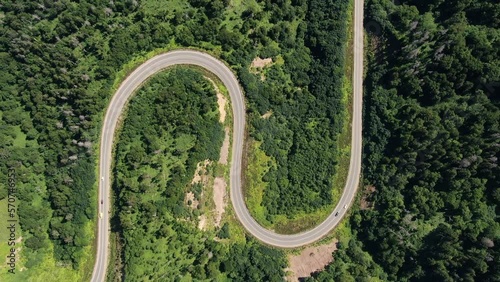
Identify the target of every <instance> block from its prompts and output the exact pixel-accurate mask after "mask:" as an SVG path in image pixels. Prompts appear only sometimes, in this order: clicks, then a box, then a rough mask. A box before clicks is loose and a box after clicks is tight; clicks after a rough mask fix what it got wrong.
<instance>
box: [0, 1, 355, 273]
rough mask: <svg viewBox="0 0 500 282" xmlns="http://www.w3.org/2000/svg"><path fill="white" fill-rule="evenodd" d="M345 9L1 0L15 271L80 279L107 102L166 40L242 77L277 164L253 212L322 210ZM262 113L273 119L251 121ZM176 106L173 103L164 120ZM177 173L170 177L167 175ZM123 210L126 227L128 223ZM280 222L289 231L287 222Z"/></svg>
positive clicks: (2, 190)
mask: <svg viewBox="0 0 500 282" xmlns="http://www.w3.org/2000/svg"><path fill="white" fill-rule="evenodd" d="M347 17H348V1H347V0H335V1H333V0H329V1H319V0H310V1H306V0H263V1H260V0H259V1H258V0H255V1H228V0H223V1H221V0H218V1H207V0H189V1H179V0H175V1H165V2H163V1H149V0H143V1H111V2H110V1H88V0H83V1H75V2H72V1H70V0H63V1H57V2H50V1H49V2H47V1H45V2H43V3H35V2H33V1H25V0H20V1H10V2H9V1H8V2H6V3H3V4H2V5H1V7H0V21H1V22H2V25H1V26H0V30H1V31H2V35H3V36H2V38H1V42H0V61H1V63H2V66H3V68H2V69H1V70H0V72H1V75H0V87H1V91H0V93H1V94H0V111H1V113H0V117H1V119H0V128H1V130H0V140H1V141H2V142H0V157H1V159H2V160H5V161H2V162H0V168H1V169H0V200H2V199H4V198H5V195H6V187H5V183H6V179H7V176H6V172H7V168H9V167H15V168H16V169H17V170H18V175H19V178H18V187H19V190H18V195H17V196H18V199H19V201H18V203H19V221H20V225H21V228H20V229H19V236H21V235H22V237H23V240H22V243H21V244H22V251H21V252H22V256H21V257H22V259H21V261H20V262H19V267H23V266H24V267H25V269H24V270H23V274H22V275H23V277H22V278H24V277H26V278H27V279H32V278H33V277H37V279H38V278H41V277H43V278H46V277H50V276H49V275H50V274H51V273H54V276H52V277H53V278H55V277H57V278H59V277H60V278H61V279H59V280H61V281H69V280H71V281H75V280H85V279H87V278H88V277H87V275H88V273H87V272H88V270H89V269H90V268H91V267H90V266H91V265H92V254H93V249H92V242H93V237H94V229H95V228H94V227H95V226H94V225H95V220H96V218H97V214H96V200H95V195H96V187H97V185H96V175H95V174H96V169H95V165H96V163H97V159H96V158H97V151H98V148H99V134H100V126H101V122H102V118H103V116H104V112H105V109H106V106H107V102H108V101H109V99H110V97H111V95H112V94H113V93H114V90H115V89H116V87H117V85H118V83H119V82H120V81H121V80H122V79H123V77H125V76H126V74H127V73H128V72H129V71H130V70H131V69H132V68H133V67H135V66H137V63H138V62H139V61H141V60H142V59H143V58H145V57H147V56H149V55H151V54H155V53H157V52H161V51H164V50H170V49H173V48H178V47H189V48H197V49H202V50H206V51H207V52H209V53H211V54H214V55H216V56H218V57H219V58H221V59H223V60H224V61H225V62H227V63H228V64H229V65H230V66H231V67H232V68H233V69H234V71H235V72H236V73H237V75H238V77H239V78H240V80H241V83H242V85H243V87H244V90H245V93H246V98H247V109H248V119H249V120H248V129H249V135H250V136H251V137H252V138H254V139H255V140H257V141H258V142H260V144H261V147H260V148H261V150H262V151H261V153H263V154H265V156H266V158H270V159H272V160H273V161H275V165H274V166H273V168H272V169H269V170H268V171H267V172H266V173H265V174H263V175H262V176H259V177H260V178H261V179H260V180H258V179H257V180H258V181H260V182H264V183H265V186H266V188H265V189H262V201H261V202H259V203H255V205H254V206H255V207H256V208H258V209H259V212H260V213H261V214H262V220H265V221H267V222H269V223H270V224H275V225H276V224H279V223H283V222H286V221H287V220H289V219H298V220H299V221H301V220H303V219H304V218H306V217H307V215H308V214H311V213H312V214H319V215H320V214H322V213H324V212H325V211H327V210H328V209H329V207H330V205H331V204H332V201H334V200H335V193H338V191H332V190H333V189H338V187H341V186H343V185H340V186H338V183H340V182H342V180H341V179H340V178H341V177H340V178H339V179H337V180H335V179H334V175H335V174H336V167H337V166H338V165H339V161H340V160H339V158H338V155H339V152H340V151H339V149H338V148H339V146H340V145H339V143H341V142H342V141H339V140H341V136H340V133H341V132H342V130H343V128H345V122H344V119H345V109H346V106H347V105H346V104H345V101H344V98H345V96H344V95H343V89H344V88H345V85H344V84H343V73H344V68H345V67H344V58H345V41H346V39H347V36H346V28H347V24H346V23H347ZM257 56H259V57H261V58H271V59H272V60H273V63H272V64H271V65H269V66H267V67H264V68H263V70H262V71H261V73H255V72H254V71H253V70H252V71H251V70H250V64H251V62H252V60H253V59H254V58H255V57H257ZM203 110H205V109H203ZM268 111H271V112H272V113H273V114H272V115H271V117H270V118H268V119H262V118H261V116H262V115H263V114H264V113H266V112H268ZM183 112H184V109H183V110H182V111H181V110H179V111H177V115H176V116H175V118H177V117H179V116H182V113H183ZM171 122H172V123H175V120H172V121H171ZM148 137H150V136H149V135H148ZM207 138H208V137H207ZM150 139H151V140H153V141H155V138H153V137H151V138H150ZM175 140H176V142H177V143H175V146H176V147H175V148H176V150H179V151H182V150H184V149H186V150H187V148H191V147H190V146H191V145H192V144H193V142H195V140H194V139H193V138H190V137H187V136H176V137H175ZM156 141H158V140H156ZM160 141H161V140H160ZM160 141H158V142H157V143H161V142H160ZM130 142H131V143H130V146H132V145H133V146H132V147H130V148H127V150H129V149H130V150H132V151H131V152H132V154H131V155H130V159H129V162H130V163H131V164H130V166H131V167H134V166H138V163H139V161H141V160H140V159H136V158H137V157H138V156H140V155H141V154H142V151H141V150H140V149H139V148H140V146H138V145H137V144H138V141H137V140H134V141H130ZM162 142H165V141H162ZM146 144H147V146H149V147H151V148H154V146H155V145H157V144H154V143H152V144H151V145H150V144H149V143H146ZM163 145H165V146H166V144H163ZM149 147H148V148H149ZM207 150H208V148H207ZM146 152H148V153H150V152H149V151H146ZM171 153H172V154H175V153H176V152H171ZM205 153H207V152H201V151H200V152H199V154H200V155H202V154H205ZM209 153H210V154H212V155H213V154H215V152H209ZM147 156H148V157H152V155H150V154H148V155H147ZM176 157H181V156H176ZM183 157H184V158H186V156H185V155H183ZM194 157H196V156H194ZM195 159H196V158H193V159H192V160H191V158H187V159H179V158H177V159H175V160H174V159H170V158H169V159H160V158H159V157H158V159H157V160H156V162H157V164H158V165H159V166H161V167H162V169H165V171H167V170H166V169H167V167H170V166H172V167H175V165H178V164H179V163H182V162H187V163H189V164H190V165H191V164H192V163H195ZM135 162H137V163H136V164H132V163H135ZM172 162H174V163H172ZM249 165H250V166H252V165H253V164H251V163H250V164H249ZM187 167H191V166H189V165H186V169H187ZM148 169H149V170H148V172H152V170H153V169H158V168H148ZM176 173H181V171H174V172H172V175H175V174H176ZM177 177H180V178H178V181H181V180H182V179H183V178H182V177H181V176H177ZM174 178H175V177H174ZM175 179H177V178H175ZM162 181H163V182H162V183H163V184H165V185H166V183H167V180H162ZM168 181H171V179H170V180H168ZM334 182H335V183H334ZM132 184H134V183H132ZM181 186H182V185H181ZM141 189H146V190H147V187H141ZM176 193H177V192H176ZM249 193H252V192H251V191H249ZM148 195H149V196H150V197H152V196H151V195H150V194H148ZM118 196H119V195H118ZM178 199H179V195H177V194H175V195H174V194H172V195H167V198H166V199H164V200H165V201H167V200H168V204H169V205H170V206H169V208H170V209H175V211H174V210H172V212H173V215H174V216H178V215H179V214H181V215H182V213H183V211H182V210H181V209H180V208H179V206H180V203H179V202H178ZM304 199H306V200H304ZM228 209H229V207H228ZM178 213H179V214H178ZM231 213H232V212H231V211H230V209H229V210H228V211H227V214H228V215H229V217H228V218H227V219H224V221H223V223H228V226H229V227H228V228H227V229H228V230H229V234H230V238H231V239H230V240H233V239H236V240H237V241H238V242H239V243H241V246H245V247H242V248H247V247H248V248H253V247H251V245H252V244H253V243H249V244H250V245H248V246H247V245H243V242H245V241H246V240H245V238H244V234H243V231H242V230H241V228H240V227H238V226H237V225H236V224H235V223H236V222H235V220H234V218H230V215H231ZM123 217H124V218H123V219H124V222H126V221H125V220H133V219H134V218H132V217H131V216H129V217H130V218H128V217H126V216H123ZM318 218H319V217H318ZM294 228H295V227H294ZM302 228H304V226H303V225H302V224H299V225H298V227H297V229H298V230H300V229H302ZM282 229H283V232H287V231H288V232H289V231H290V230H291V227H289V226H288V225H284V227H282ZM224 234H225V233H224ZM255 248H257V247H255ZM118 252H119V251H118ZM47 257H50V259H47ZM56 265H57V266H59V268H58V269H57V270H55V269H54V267H56ZM57 273H61V274H60V276H58V275H59V274H57ZM0 275H3V274H0ZM18 277H21V276H18ZM0 280H2V281H3V280H4V279H3V276H0ZM48 280H50V279H48Z"/></svg>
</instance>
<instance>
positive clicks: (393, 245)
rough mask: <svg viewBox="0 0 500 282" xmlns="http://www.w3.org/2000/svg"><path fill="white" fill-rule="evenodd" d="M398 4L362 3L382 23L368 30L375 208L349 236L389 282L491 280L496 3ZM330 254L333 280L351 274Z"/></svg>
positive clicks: (367, 152) (499, 129)
mask: <svg viewBox="0 0 500 282" xmlns="http://www.w3.org/2000/svg"><path fill="white" fill-rule="evenodd" d="M399 2H401V3H400V5H394V4H393V3H392V1H383V0H374V1H369V2H368V5H367V17H368V19H367V21H374V20H375V21H376V22H377V24H378V25H379V26H380V30H378V31H379V32H378V33H377V32H376V33H371V34H370V45H369V48H370V49H369V51H370V53H369V54H370V56H369V71H368V72H367V73H368V75H367V80H366V96H365V97H366V98H365V132H364V135H365V144H364V177H365V183H366V184H367V185H370V186H372V187H373V190H374V191H375V192H374V193H373V194H372V195H370V196H369V198H368V199H369V201H371V202H373V204H374V208H373V209H365V210H360V211H356V212H355V214H354V216H353V217H352V218H351V224H352V229H353V231H355V233H356V236H355V238H354V239H352V240H355V241H360V242H361V244H362V245H363V246H364V247H362V249H363V250H364V251H365V252H367V253H368V254H369V255H370V256H371V257H372V258H373V261H374V262H375V263H376V264H377V265H378V266H380V267H381V269H382V270H383V271H384V272H385V274H386V275H387V279H388V280H391V281H410V280H411V281H496V280H498V279H500V272H499V269H498V266H497V263H496V261H498V260H499V249H498V246H497V245H495V244H494V243H493V242H496V241H498V239H499V237H498V234H499V230H500V226H499V223H498V219H497V215H496V214H497V211H498V206H499V200H500V198H499V197H498V188H499V187H500V178H499V176H500V170H499V167H498V157H499V156H500V146H499V141H500V139H499V137H500V124H499V122H500V109H499V106H500V104H499V100H498V97H499V96H498V90H499V89H498V88H496V89H495V87H493V86H494V85H495V82H496V81H499V80H500V76H499V74H500V68H499V66H500V61H499V58H500V56H499V55H500V53H499V52H500V48H499V47H500V37H499V35H500V34H499V30H498V22H497V19H496V18H498V11H499V9H498V8H499V7H500V6H499V4H493V2H491V1H460V0H458V1H452V2H453V3H450V1H399ZM495 13H496V16H495V17H491V18H485V17H480V16H478V15H482V14H483V15H486V14H488V15H495ZM360 242H357V243H355V244H356V245H361V244H360ZM351 248H353V250H356V249H357V248H358V247H356V246H354V247H353V246H351V244H350V245H349V249H351ZM338 256H339V258H340V260H335V262H334V263H333V265H332V266H331V267H330V268H333V269H338V270H341V271H342V274H334V275H337V276H336V277H339V276H338V275H348V274H350V273H352V272H350V271H347V270H345V268H343V267H344V263H345V260H344V258H343V255H342V253H340V254H338ZM357 264H358V267H359V268H364V266H365V265H366V264H365V263H363V262H362V261H359V262H357ZM343 269H344V270H343ZM378 273H379V272H378V271H377V272H371V273H370V276H371V277H377V276H378V277H383V276H380V275H379V274H378ZM363 276H364V275H363ZM317 277H318V278H321V279H320V280H323V278H324V277H325V275H324V274H320V275H318V276H317ZM341 280H342V279H340V278H339V281H341Z"/></svg>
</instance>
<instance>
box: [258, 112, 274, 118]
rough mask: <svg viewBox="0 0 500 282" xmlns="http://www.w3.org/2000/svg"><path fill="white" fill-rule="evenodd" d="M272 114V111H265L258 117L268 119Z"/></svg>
mask: <svg viewBox="0 0 500 282" xmlns="http://www.w3.org/2000/svg"><path fill="white" fill-rule="evenodd" d="M272 114H273V112H272V111H267V112H266V113H265V114H263V115H262V116H261V117H260V118H263V119H268V118H269V117H270V116H271V115H272Z"/></svg>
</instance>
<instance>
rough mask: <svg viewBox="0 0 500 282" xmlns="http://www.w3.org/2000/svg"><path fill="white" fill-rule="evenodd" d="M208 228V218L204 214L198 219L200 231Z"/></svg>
mask: <svg viewBox="0 0 500 282" xmlns="http://www.w3.org/2000/svg"><path fill="white" fill-rule="evenodd" d="M206 226H207V216H206V215H204V214H202V215H200V216H199V217H198V229H200V230H205V228H206Z"/></svg>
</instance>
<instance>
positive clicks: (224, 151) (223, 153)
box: [219, 127, 229, 165]
mask: <svg viewBox="0 0 500 282" xmlns="http://www.w3.org/2000/svg"><path fill="white" fill-rule="evenodd" d="M224 130H225V134H226V135H225V137H224V141H223V142H222V147H221V148H220V157H219V163H220V164H223V165H227V158H228V156H229V128H228V127H226V128H225V129H224Z"/></svg>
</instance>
